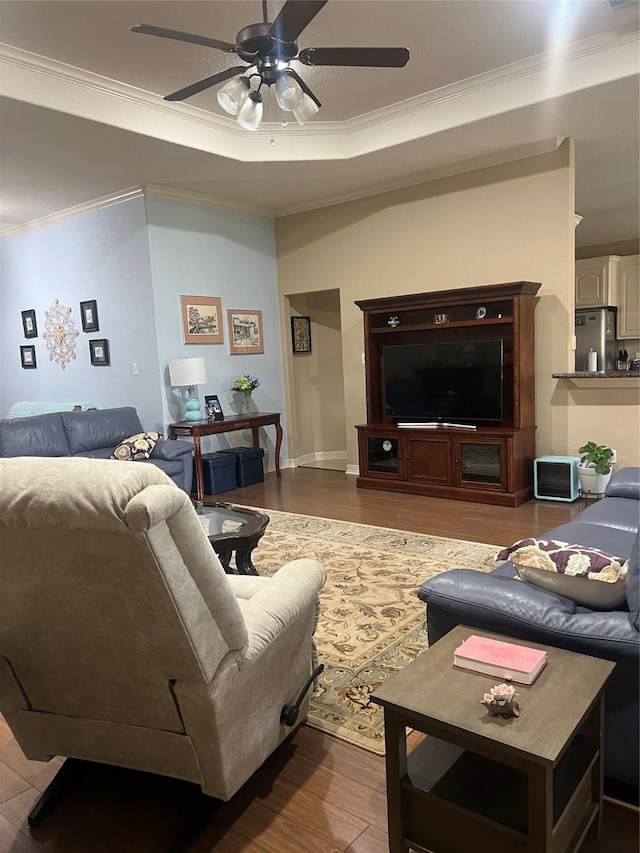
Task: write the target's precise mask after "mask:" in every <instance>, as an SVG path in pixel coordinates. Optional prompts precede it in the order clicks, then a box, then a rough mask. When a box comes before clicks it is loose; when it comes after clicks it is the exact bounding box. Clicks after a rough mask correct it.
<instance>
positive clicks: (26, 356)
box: [20, 344, 38, 370]
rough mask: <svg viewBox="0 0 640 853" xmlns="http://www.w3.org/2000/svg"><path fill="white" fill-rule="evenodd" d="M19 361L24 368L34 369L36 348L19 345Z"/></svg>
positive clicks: (35, 365)
mask: <svg viewBox="0 0 640 853" xmlns="http://www.w3.org/2000/svg"><path fill="white" fill-rule="evenodd" d="M20 361H21V362H22V366H23V368H24V369H25V370H35V369H36V367H37V366H38V365H37V362H36V348H35V347H34V346H33V344H32V345H31V346H21V347H20Z"/></svg>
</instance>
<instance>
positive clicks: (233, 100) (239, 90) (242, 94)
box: [217, 77, 251, 116]
mask: <svg viewBox="0 0 640 853" xmlns="http://www.w3.org/2000/svg"><path fill="white" fill-rule="evenodd" d="M250 85H251V84H250V83H249V79H248V78H247V77H232V78H231V80H229V81H228V82H227V83H225V84H224V86H222V88H221V89H218V94H217V98H218V103H219V104H220V106H221V107H222V109H223V110H225V112H228V113H229V115H232V116H237V115H238V113H239V112H240V108H241V107H242V105H243V104H244V102H245V101H246V100H247V98H248V96H249V88H250Z"/></svg>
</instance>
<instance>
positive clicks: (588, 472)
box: [578, 465, 611, 495]
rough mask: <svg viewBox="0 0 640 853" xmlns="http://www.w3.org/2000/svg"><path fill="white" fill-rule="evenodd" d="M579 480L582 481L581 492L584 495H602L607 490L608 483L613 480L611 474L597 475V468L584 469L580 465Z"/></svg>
mask: <svg viewBox="0 0 640 853" xmlns="http://www.w3.org/2000/svg"><path fill="white" fill-rule="evenodd" d="M578 478H579V480H580V490H581V492H582V494H583V495H602V494H604V490H605V489H606V488H607V483H608V482H609V480H610V479H611V472H609V473H608V474H596V469H595V468H583V467H581V466H580V465H579V466H578Z"/></svg>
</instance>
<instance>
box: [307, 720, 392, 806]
mask: <svg viewBox="0 0 640 853" xmlns="http://www.w3.org/2000/svg"><path fill="white" fill-rule="evenodd" d="M295 743H296V744H297V745H298V746H299V748H300V754H301V755H304V756H306V757H307V758H310V759H311V760H312V761H316V762H317V763H318V764H322V765H324V766H325V767H329V768H330V769H331V770H333V771H334V772H336V773H340V774H341V775H342V776H346V777H347V778H348V779H353V780H355V781H356V782H362V783H364V784H366V785H367V786H368V787H370V788H372V789H373V790H374V791H380V792H384V791H386V787H387V782H386V776H385V766H384V758H383V757H382V756H381V755H374V754H373V753H372V752H367V751H366V750H364V749H361V748H360V747H358V746H353V744H350V743H345V742H344V741H342V740H338V739H337V738H334V737H333V736H332V735H328V734H325V733H324V732H319V731H317V730H315V729H312V728H311V726H302V727H301V728H300V729H299V730H298V733H297V734H296V738H295Z"/></svg>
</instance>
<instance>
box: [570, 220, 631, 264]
mask: <svg viewBox="0 0 640 853" xmlns="http://www.w3.org/2000/svg"><path fill="white" fill-rule="evenodd" d="M579 227H580V226H578V228H579ZM639 254H640V239H636V240H620V241H618V242H616V243H599V244H598V245H597V246H578V247H576V260H577V261H581V260H583V259H584V258H602V257H604V256H605V255H639Z"/></svg>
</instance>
